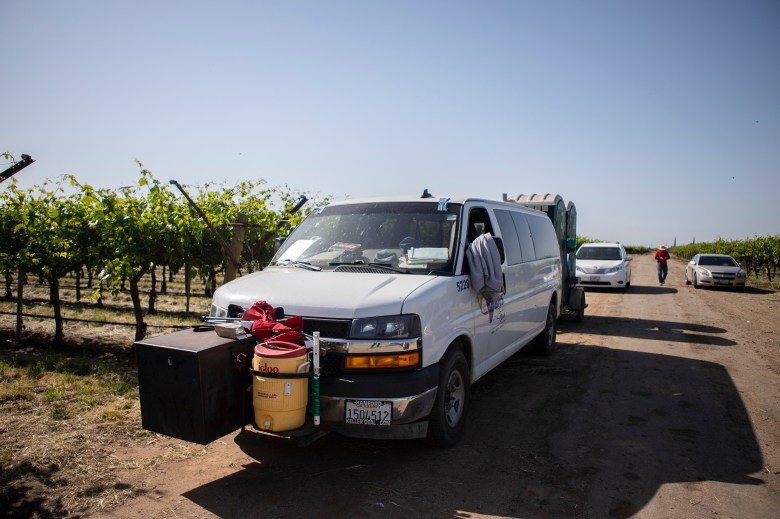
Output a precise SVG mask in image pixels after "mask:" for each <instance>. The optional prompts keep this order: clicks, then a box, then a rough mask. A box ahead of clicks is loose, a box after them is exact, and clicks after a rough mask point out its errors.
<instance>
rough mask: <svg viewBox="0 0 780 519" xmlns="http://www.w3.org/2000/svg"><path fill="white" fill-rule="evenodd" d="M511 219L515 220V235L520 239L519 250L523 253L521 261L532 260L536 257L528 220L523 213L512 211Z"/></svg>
mask: <svg viewBox="0 0 780 519" xmlns="http://www.w3.org/2000/svg"><path fill="white" fill-rule="evenodd" d="M512 220H514V222H515V228H516V229H517V237H518V239H519V240H520V251H521V252H522V253H523V261H534V260H535V259H536V248H535V247H534V240H533V239H532V238H531V228H530V227H528V220H527V219H526V217H525V215H524V214H523V213H518V212H513V213H512Z"/></svg>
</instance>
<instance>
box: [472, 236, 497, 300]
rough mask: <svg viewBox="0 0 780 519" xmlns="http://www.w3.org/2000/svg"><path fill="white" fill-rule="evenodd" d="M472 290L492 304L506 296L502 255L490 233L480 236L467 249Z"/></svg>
mask: <svg viewBox="0 0 780 519" xmlns="http://www.w3.org/2000/svg"><path fill="white" fill-rule="evenodd" d="M466 259H467V260H468V262H469V272H470V277H471V288H473V289H474V290H476V291H477V292H478V293H479V294H480V295H482V297H483V298H485V301H487V302H489V303H492V302H493V301H495V300H496V299H498V298H499V297H501V296H502V295H503V294H504V273H503V271H502V270H501V255H500V253H499V252H498V246H497V245H496V242H495V240H494V239H493V236H491V234H490V233H485V234H480V235H479V236H477V238H476V239H475V240H474V241H473V242H471V245H469V248H468V249H466Z"/></svg>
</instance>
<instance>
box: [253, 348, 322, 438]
mask: <svg viewBox="0 0 780 519" xmlns="http://www.w3.org/2000/svg"><path fill="white" fill-rule="evenodd" d="M252 369H253V370H254V371H255V374H254V375H255V376H254V379H253V381H252V405H253V406H254V408H255V423H256V424H257V426H258V427H259V428H260V429H262V430H265V431H274V432H278V431H290V430H292V429H297V428H299V427H301V426H302V425H303V424H304V423H305V422H306V404H307V403H308V401H309V380H308V376H307V377H306V378H295V377H291V378H284V375H285V374H303V373H305V374H308V372H309V361H308V353H307V351H306V348H305V347H304V346H299V345H297V344H292V343H289V342H273V341H271V342H267V343H262V344H258V345H257V346H255V355H254V358H253V360H252ZM258 372H263V373H268V375H269V376H267V377H265V376H262V375H260V374H259V373H258Z"/></svg>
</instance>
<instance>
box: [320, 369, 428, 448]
mask: <svg viewBox="0 0 780 519" xmlns="http://www.w3.org/2000/svg"><path fill="white" fill-rule="evenodd" d="M438 384H439V366H438V365H436V364H435V365H433V366H430V367H428V368H425V369H422V370H419V371H413V372H395V373H373V374H363V373H357V374H352V373H350V374H342V375H340V376H338V377H333V378H330V377H324V378H321V379H320V415H321V419H322V425H323V427H325V428H327V429H329V430H331V431H333V432H337V433H339V434H343V435H344V436H350V437H353V438H370V439H414V438H424V437H425V436H426V435H427V432H428V420H427V418H428V416H429V415H430V414H431V410H432V409H433V404H434V401H435V400H436V392H437V388H438ZM348 400H370V401H376V402H387V403H390V404H391V407H392V420H391V423H390V425H358V424H350V423H346V402H347V401H348Z"/></svg>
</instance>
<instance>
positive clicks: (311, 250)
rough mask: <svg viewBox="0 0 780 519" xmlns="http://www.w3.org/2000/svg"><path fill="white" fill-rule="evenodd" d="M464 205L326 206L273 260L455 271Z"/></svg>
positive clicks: (418, 271) (327, 265)
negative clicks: (459, 228)
mask: <svg viewBox="0 0 780 519" xmlns="http://www.w3.org/2000/svg"><path fill="white" fill-rule="evenodd" d="M461 209H462V206H461V205H458V204H449V205H448V206H447V208H446V210H439V204H438V201H437V202H430V201H424V202H422V201H421V202H403V203H401V202H376V203H356V204H345V205H333V206H327V207H324V208H322V209H319V210H317V211H314V212H312V213H311V214H310V215H309V216H307V217H306V219H305V220H304V221H303V222H302V223H301V224H300V225H299V226H298V227H297V228H296V229H295V230H294V231H293V232H292V233H291V234H290V236H289V238H287V239H286V240H285V241H284V244H283V245H282V247H281V248H280V249H279V251H278V252H277V253H276V255H275V256H274V258H273V259H272V260H271V264H272V265H290V264H295V265H299V266H302V267H304V268H307V267H308V268H312V267H317V270H319V269H322V270H332V269H336V268H338V267H341V266H344V265H368V264H374V265H377V266H378V267H379V268H382V267H387V268H388V270H389V269H390V268H392V269H397V270H398V271H400V272H409V273H414V274H427V273H429V272H431V271H446V272H451V271H452V269H453V264H454V258H455V252H456V250H457V248H456V242H457V236H458V222H459V220H460V214H461Z"/></svg>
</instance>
